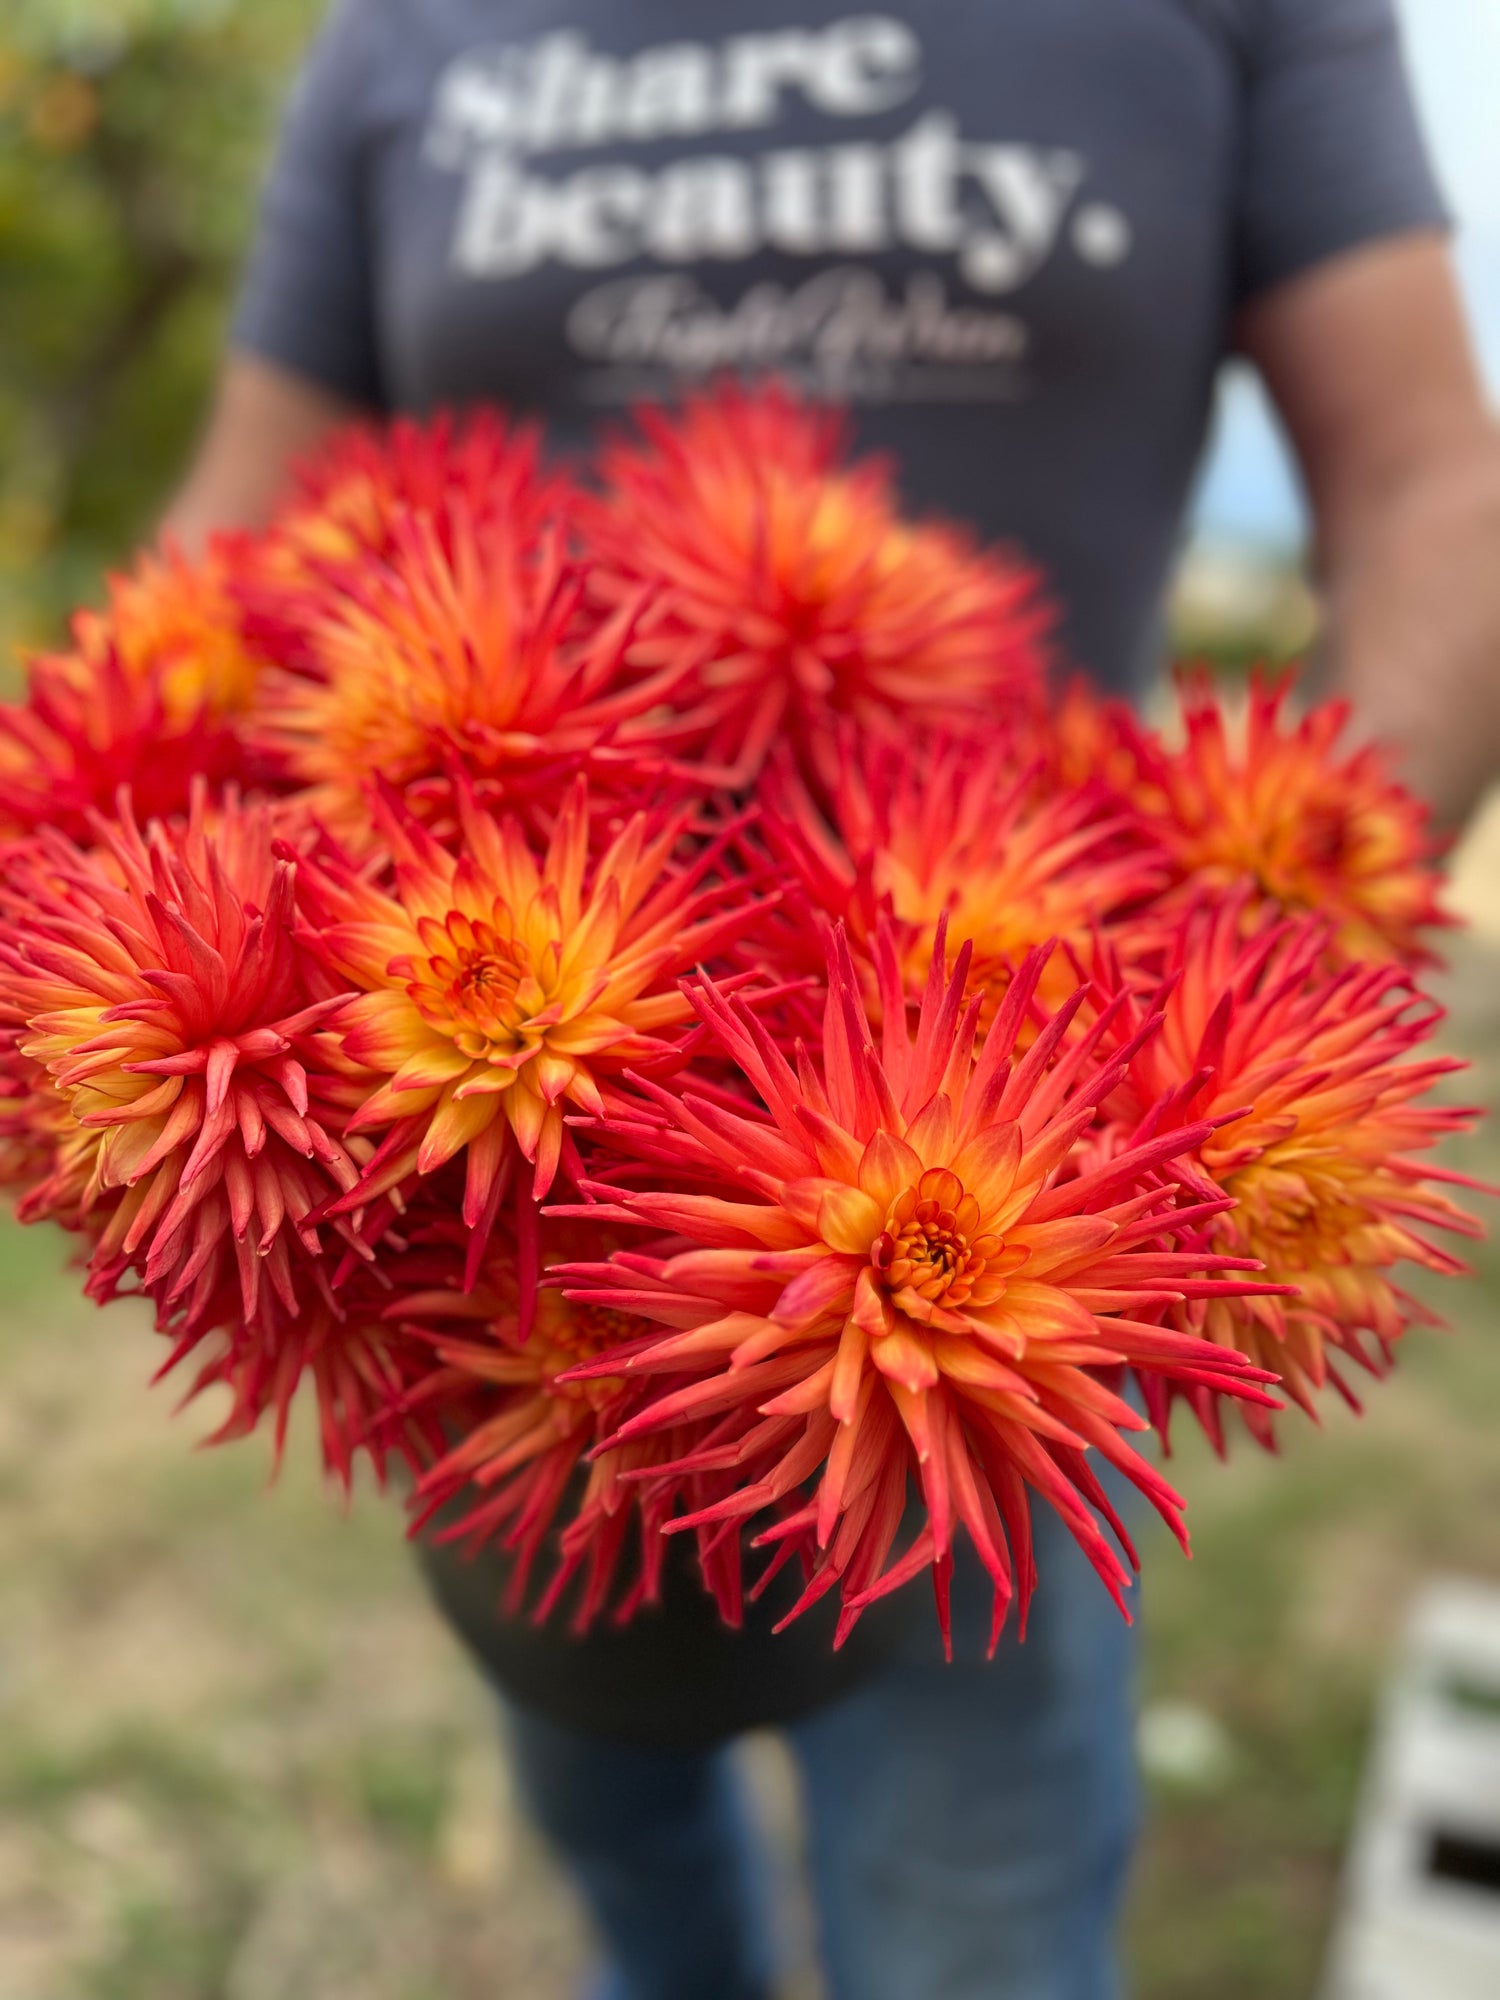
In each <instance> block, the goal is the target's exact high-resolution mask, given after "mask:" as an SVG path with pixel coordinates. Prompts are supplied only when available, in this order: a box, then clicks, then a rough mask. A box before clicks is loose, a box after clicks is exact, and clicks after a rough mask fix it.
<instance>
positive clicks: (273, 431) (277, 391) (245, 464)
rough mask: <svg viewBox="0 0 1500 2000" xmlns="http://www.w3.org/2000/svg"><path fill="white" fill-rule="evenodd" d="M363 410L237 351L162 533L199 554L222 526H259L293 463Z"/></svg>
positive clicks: (324, 390)
mask: <svg viewBox="0 0 1500 2000" xmlns="http://www.w3.org/2000/svg"><path fill="white" fill-rule="evenodd" d="M360 414H361V412H359V411H358V410H357V409H356V408H355V406H354V405H353V404H352V403H347V402H345V401H344V400H343V399H342V398H341V397H338V396H335V395H333V394H332V393H331V392H329V391H328V390H326V389H323V388H320V387H319V386H318V385H317V384H316V383H313V382H309V381H307V380H305V379H304V378H303V377H301V376H297V375H293V374H290V373H289V372H288V371H287V370H286V369H283V368H280V367H277V366H274V365H273V364H272V363H270V362H266V361H262V360H259V359H258V358H256V357H255V356H253V355H248V354H232V355H231V356H230V357H229V359H228V361H227V363H226V365H225V368H224V373H223V376H222V378H221V380H220V382H219V385H218V389H217V392H216V394H215V397H214V404H213V408H212V410H211V412H210V414H209V420H208V425H207V428H206V430H205V433H204V437H203V441H202V444H201V445H200V447H199V449H198V452H197V455H196V457H195V459H194V461H193V464H192V466H191V467H190V468H189V470H188V473H187V476H186V477H185V479H184V480H183V482H182V485H181V486H180V487H179V489H178V491H177V493H176V495H175V496H174V498H173V500H172V502H171V504H170V506H169V507H168V509H167V512H166V514H165V516H164V518H163V520H162V533H163V534H164V535H166V536H168V537H169V538H170V539H171V540H172V541H174V542H176V543H177V544H178V546H179V547H180V548H183V549H185V550H187V551H188V553H189V554H194V553H196V552H197V550H198V549H200V548H201V547H202V545H203V544H204V542H205V541H207V539H208V537H209V536H210V535H211V534H212V533H214V531H215V530H216V529H220V528H259V527H261V526H262V525H263V524H264V522H265V521H266V519H267V517H268V515H269V514H270V512H271V510H272V508H273V507H274V506H275V504H276V502H277V501H278V500H279V499H280V498H281V495H282V492H283V490H284V488H285V485H286V480H287V475H288V470H289V468H290V467H291V465H293V464H294V463H295V461H296V460H297V459H298V458H300V457H302V456H304V455H305V454H306V453H308V452H310V451H311V450H313V448H314V447H315V446H316V445H317V444H318V443H319V442H320V440H321V439H322V438H324V437H325V436H326V435H327V433H328V431H329V430H330V429H332V428H333V427H334V426H336V425H338V424H341V423H347V422H348V421H349V420H350V418H352V417H355V416H358V415H360Z"/></svg>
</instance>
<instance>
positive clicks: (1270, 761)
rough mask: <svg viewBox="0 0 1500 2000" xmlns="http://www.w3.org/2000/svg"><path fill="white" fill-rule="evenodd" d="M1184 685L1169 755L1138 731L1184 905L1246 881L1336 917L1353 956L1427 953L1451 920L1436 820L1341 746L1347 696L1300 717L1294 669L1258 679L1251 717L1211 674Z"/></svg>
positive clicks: (1157, 833)
mask: <svg viewBox="0 0 1500 2000" xmlns="http://www.w3.org/2000/svg"><path fill="white" fill-rule="evenodd" d="M1179 686H1180V690H1181V700H1182V716H1183V722H1184V725H1185V728H1186V741H1185V742H1184V743H1183V745H1182V747H1181V748H1180V749H1169V748H1168V747H1166V745H1164V744H1163V743H1162V742H1161V741H1160V739H1158V738H1156V737H1154V736H1152V735H1149V734H1148V733H1147V732H1145V731H1144V730H1142V729H1140V728H1139V727H1137V728H1136V729H1135V730H1134V731H1133V738H1134V740H1133V749H1134V753H1135V758H1136V763H1137V774H1136V777H1135V780H1134V782H1133V785H1132V787H1131V790H1132V796H1133V797H1134V799H1135V802H1136V805H1137V807H1138V809H1139V811H1140V813H1141V816H1142V819H1143V822H1144V824H1145V826H1146V827H1147V829H1148V830H1149V831H1150V833H1151V834H1152V835H1153V836H1154V837H1155V838H1156V839H1158V840H1159V841H1160V843H1161V845H1162V848H1163V850H1164V852H1165V854H1166V856H1167V858H1168V860H1169V861H1170V863H1171V866H1172V868H1173V870H1174V872H1175V873H1176V875H1177V878H1178V882H1179V885H1180V887H1179V891H1178V894H1177V896H1176V898H1175V902H1176V903H1177V905H1178V906H1185V905H1187V904H1189V903H1191V902H1192V901H1193V900H1194V899H1196V898H1198V897H1201V896H1204V895H1208V896H1211V897H1213V896H1221V895H1224V894H1225V893H1227V892H1229V891H1230V890H1232V889H1234V888H1236V887H1237V886H1238V885H1239V884H1241V883H1242V882H1247V881H1248V882H1250V883H1252V884H1253V885H1254V887H1255V889H1256V892H1257V895H1256V904H1257V905H1258V906H1260V907H1267V908H1270V909H1272V910H1275V911H1279V912H1282V913H1285V914H1292V913H1295V912H1297V911H1302V910H1312V911H1316V912H1317V913H1319V914H1320V915H1323V916H1326V917H1327V918H1328V919H1329V920H1330V922H1331V924H1332V926H1333V942H1334V944H1335V946H1336V948H1337V950H1338V953H1339V954H1340V956H1341V957H1342V958H1343V959H1344V960H1346V961H1348V960H1353V959H1377V958H1378V959H1395V960H1398V961H1401V962H1402V963H1405V964H1421V963H1424V962H1426V961H1428V960H1429V959H1430V956H1431V954H1430V953H1429V952H1428V950H1427V949H1426V947H1425V946H1424V944H1423V942H1422V933H1423V932H1424V931H1425V930H1427V929H1429V928H1431V927H1432V926H1433V925H1435V924H1441V923H1443V922H1445V921H1446V919H1445V918H1444V916H1443V913H1442V911H1441V909H1440V908H1439V906H1438V902H1437V874H1436V871H1435V869H1434V867H1433V865H1432V864H1433V857H1434V854H1435V851H1436V850H1435V846H1434V843H1433V840H1432V838H1431V836H1430V834H1429V832H1428V826H1427V814H1426V812H1425V810H1424V809H1423V807H1422V806H1421V805H1420V804H1419V803H1418V801H1417V800H1416V799H1415V798H1413V796H1412V795H1411V793H1410V792H1408V791H1406V790H1404V789H1403V788H1402V787H1401V786H1400V785H1398V784H1396V783H1395V782H1394V780H1393V779H1392V778H1391V776H1390V775H1389V773H1388V771H1387V769H1386V767H1385V764H1384V762H1383V760H1382V758H1381V756H1380V754H1379V752H1378V751H1377V750H1376V749H1375V748H1374V747H1372V746H1368V745H1367V746H1365V747H1364V748H1362V749H1358V750H1353V751H1342V750H1341V749H1340V747H1339V738H1340V736H1341V735H1342V733H1343V730H1344V727H1345V724H1346V722H1347V720H1348V714H1349V709H1348V704H1347V703H1346V702H1339V701H1332V702H1323V703H1320V704H1319V705H1318V706H1317V707H1315V708H1313V709H1311V710H1310V711H1309V712H1308V713H1307V714H1306V715H1305V716H1303V717H1301V718H1300V719H1299V720H1296V721H1293V720H1292V719H1291V718H1290V717H1289V716H1288V714H1287V708H1288V706H1289V703H1290V701H1291V695H1292V687H1293V678H1292V676H1290V675H1283V676H1281V677H1280V678H1276V679H1270V678H1266V677H1264V676H1257V677H1256V678H1255V679H1253V680H1252V682H1251V684H1250V690H1249V702H1248V707H1247V709H1246V712H1245V714H1244V716H1243V719H1242V721H1241V720H1240V719H1239V718H1232V717H1231V715H1230V714H1229V713H1228V712H1227V710H1226V705H1225V703H1224V701H1223V700H1222V699H1221V697H1220V696H1219V694H1218V693H1217V692H1216V690H1215V687H1214V683H1213V681H1212V678H1211V677H1210V676H1209V675H1208V674H1207V673H1203V672H1198V673H1189V674H1187V675H1185V676H1183V677H1182V679H1181V681H1180V683H1179Z"/></svg>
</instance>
